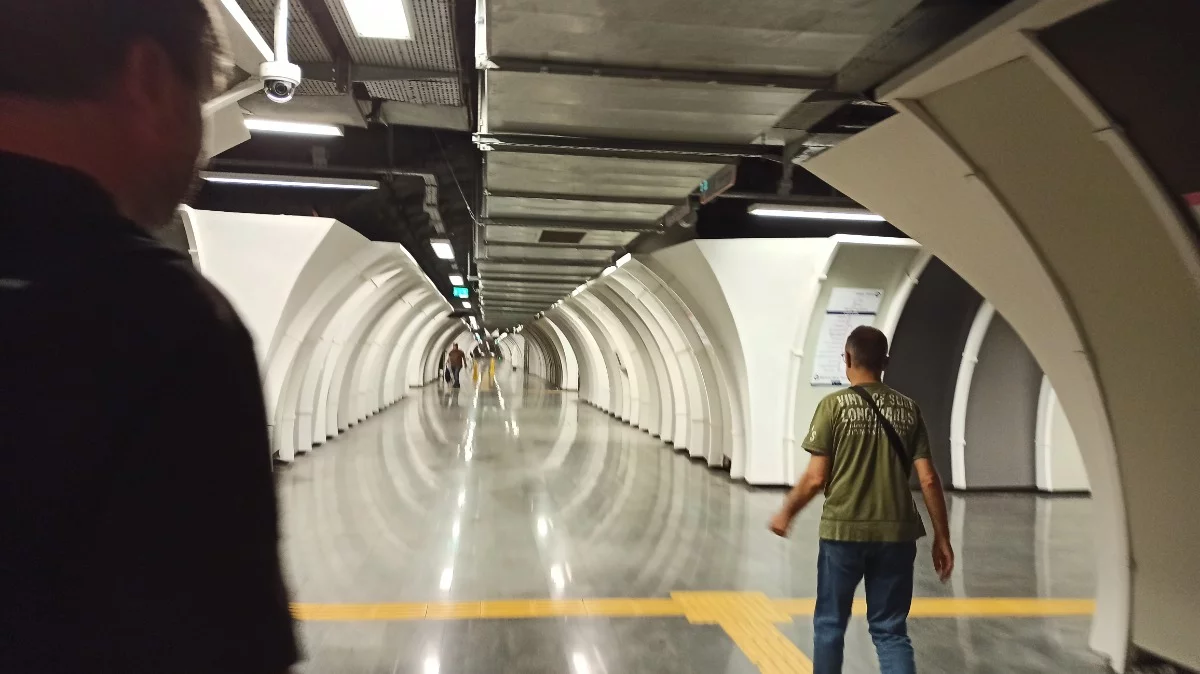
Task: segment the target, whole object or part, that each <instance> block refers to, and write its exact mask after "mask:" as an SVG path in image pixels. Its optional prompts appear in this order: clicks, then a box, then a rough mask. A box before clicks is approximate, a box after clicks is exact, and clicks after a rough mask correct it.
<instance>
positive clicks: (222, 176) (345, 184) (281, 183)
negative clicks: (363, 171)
mask: <svg viewBox="0 0 1200 674" xmlns="http://www.w3.org/2000/svg"><path fill="white" fill-rule="evenodd" d="M200 177H201V178H202V179H204V180H205V181H207V182H210V183H217V184H227V185H250V186H257V187H294V188H309V189H327V190H377V189H379V182H378V181H376V180H350V179H347V178H314V177H310V176H281V175H269V174H265V173H261V174H260V173H222V172H214V171H201V172H200Z"/></svg>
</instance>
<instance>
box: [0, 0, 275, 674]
mask: <svg viewBox="0 0 1200 674" xmlns="http://www.w3.org/2000/svg"><path fill="white" fill-rule="evenodd" d="M0 16H3V17H4V20H3V21H0V326H3V328H2V329H0V429H3V431H2V432H0V541H3V547H4V552H3V554H0V597H2V598H3V600H2V601H0V672H5V673H7V672H22V673H24V674H41V673H45V672H90V673H110V672H111V673H116V672H122V673H125V672H156V673H162V674H168V673H193V672H194V673H196V674H200V673H205V674H209V673H216V672H220V673H222V674H231V673H246V674H251V673H253V674H280V673H281V672H284V671H286V670H287V669H288V668H289V667H290V665H291V664H292V663H293V662H295V660H296V657H297V652H296V643H295V639H294V637H293V632H292V622H291V618H290V616H289V613H288V603H287V593H286V591H285V588H284V583H283V578H282V574H281V571H280V562H279V555H278V536H279V530H278V523H277V513H276V502H275V491H274V485H273V482H272V477H271V469H270V463H269V461H270V455H269V445H268V439H267V428H266V420H265V415H264V410H263V399H262V393H261V388H260V383H259V378H258V373H257V367H256V362H255V357H254V352H253V350H252V347H251V343H250V337H249V334H248V333H247V331H246V329H245V328H244V327H243V325H242V322H241V321H240V320H239V319H238V317H237V316H236V315H235V314H234V312H233V310H232V308H231V307H230V305H229V303H228V302H227V301H226V300H225V298H224V297H222V296H221V294H220V293H219V292H217V291H216V290H215V289H214V288H213V286H212V285H210V284H209V283H208V282H207V281H205V280H204V279H202V278H201V277H200V276H199V274H197V273H196V271H195V270H194V269H193V267H192V264H191V262H190V260H189V259H188V258H187V257H186V256H184V255H180V254H178V253H175V252H173V251H171V250H169V249H167V248H165V247H163V246H162V245H160V244H159V243H158V242H157V241H156V240H155V239H154V238H153V236H152V235H151V234H150V232H151V231H152V230H153V229H155V228H157V227H160V226H162V225H164V224H166V223H167V222H168V221H169V219H170V218H171V216H172V213H173V211H174V209H175V207H176V206H177V204H178V203H179V202H180V201H181V200H182V199H183V198H184V196H185V195H186V193H187V192H188V190H189V186H190V185H191V184H192V181H193V180H194V177H195V171H196V162H197V156H198V154H199V152H200V147H201V136H202V126H203V125H202V119H201V109H200V106H201V102H202V101H203V100H205V99H206V98H207V97H208V96H210V95H211V94H212V93H213V92H214V91H215V90H216V89H217V87H218V86H219V84H220V83H219V82H218V78H219V75H217V74H216V73H218V72H219V70H220V69H219V68H218V67H217V63H218V60H219V59H220V54H221V50H220V49H219V47H218V42H219V40H218V31H217V30H216V29H215V28H214V25H213V22H212V21H213V19H212V15H211V14H210V12H209V7H208V6H207V5H206V2H205V0H153V1H152V2H148V1H146V0H104V1H103V2H101V1H99V0H0Z"/></svg>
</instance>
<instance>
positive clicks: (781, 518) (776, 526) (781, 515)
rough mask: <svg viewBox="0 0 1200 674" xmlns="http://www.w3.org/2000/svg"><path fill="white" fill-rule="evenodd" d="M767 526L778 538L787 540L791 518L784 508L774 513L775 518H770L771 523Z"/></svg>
mask: <svg viewBox="0 0 1200 674" xmlns="http://www.w3.org/2000/svg"><path fill="white" fill-rule="evenodd" d="M767 526H768V528H770V529H771V533H773V534H775V535H776V536H779V537H780V538H787V536H788V531H789V530H790V529H791V528H792V516H791V514H789V513H788V511H787V509H786V508H784V509H783V510H780V511H779V512H777V513H775V516H774V517H772V518H771V522H770V524H768V525H767Z"/></svg>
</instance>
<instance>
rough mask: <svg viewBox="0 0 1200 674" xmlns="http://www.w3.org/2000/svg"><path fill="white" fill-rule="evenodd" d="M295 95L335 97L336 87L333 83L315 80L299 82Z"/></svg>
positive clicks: (336, 93)
mask: <svg viewBox="0 0 1200 674" xmlns="http://www.w3.org/2000/svg"><path fill="white" fill-rule="evenodd" d="M296 93H297V94H299V95H301V96H337V95H338V91H337V85H335V84H334V83H333V82H320V81H317V80H304V81H302V82H300V87H299V88H298V89H296Z"/></svg>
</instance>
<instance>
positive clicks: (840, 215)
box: [750, 204, 884, 222]
mask: <svg viewBox="0 0 1200 674" xmlns="http://www.w3.org/2000/svg"><path fill="white" fill-rule="evenodd" d="M750 214H751V215H758V216H764V217H771V218H802V219H806V220H851V221H856V222H883V221H884V218H883V216H882V215H876V214H874V213H871V212H870V211H866V210H862V209H854V208H816V207H812V206H791V205H787V204H754V205H752V206H751V207H750Z"/></svg>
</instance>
